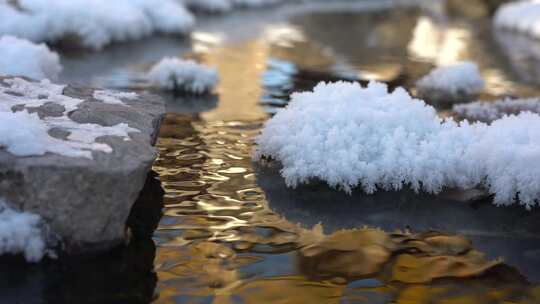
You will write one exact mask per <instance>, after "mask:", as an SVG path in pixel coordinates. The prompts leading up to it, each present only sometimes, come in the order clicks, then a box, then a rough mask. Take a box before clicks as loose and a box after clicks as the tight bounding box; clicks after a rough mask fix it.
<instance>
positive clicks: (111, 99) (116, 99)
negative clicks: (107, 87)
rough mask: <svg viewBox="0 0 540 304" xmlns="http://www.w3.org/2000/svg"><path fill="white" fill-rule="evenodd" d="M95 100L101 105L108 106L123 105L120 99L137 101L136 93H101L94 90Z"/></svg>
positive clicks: (101, 91)
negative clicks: (101, 103)
mask: <svg viewBox="0 0 540 304" xmlns="http://www.w3.org/2000/svg"><path fill="white" fill-rule="evenodd" d="M93 97H94V98H95V99H96V100H99V101H101V102H103V103H108V104H121V105H125V103H124V102H123V101H122V99H127V100H135V99H137V97H138V95H137V93H133V92H116V91H103V90H96V91H94V96H93Z"/></svg>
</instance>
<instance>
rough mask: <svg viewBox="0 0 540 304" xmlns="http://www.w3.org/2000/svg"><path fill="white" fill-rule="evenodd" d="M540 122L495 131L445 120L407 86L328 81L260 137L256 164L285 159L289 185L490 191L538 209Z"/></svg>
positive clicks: (506, 121)
mask: <svg viewBox="0 0 540 304" xmlns="http://www.w3.org/2000/svg"><path fill="white" fill-rule="evenodd" d="M538 130H540V116H538V115H536V114H531V113H523V114H520V115H519V116H511V117H505V118H502V119H500V120H497V121H495V122H494V123H493V124H492V125H486V124H483V123H477V124H469V123H467V122H460V123H456V122H454V121H453V120H442V119H441V118H439V117H438V116H437V113H436V111H435V109H434V108H432V107H431V106H428V105H426V104H425V103H424V102H423V101H421V100H418V99H413V98H411V97H410V95H409V94H408V93H407V92H406V91H405V90H403V89H401V88H398V89H396V90H395V91H394V92H392V93H388V91H387V87H386V86H385V85H383V84H380V83H376V82H372V83H370V84H369V85H368V86H367V87H366V88H364V87H361V86H360V85H359V84H358V83H346V82H337V83H333V84H325V83H321V84H319V85H318V86H317V87H315V89H314V90H313V91H312V92H304V93H295V94H293V95H292V96H291V102H290V104H289V105H288V106H287V107H286V108H285V109H284V110H281V111H280V112H278V113H277V114H276V115H275V116H274V117H273V118H272V119H270V120H269V121H268V122H267V123H266V124H265V127H264V129H263V131H262V134H261V135H260V136H259V137H258V138H257V139H256V143H257V144H258V148H257V149H256V153H255V158H256V159H261V158H265V157H269V158H272V159H275V160H277V161H280V162H281V164H282V166H283V169H282V170H281V174H282V176H283V177H284V178H285V181H286V183H287V185H288V186H290V187H296V186H297V185H298V184H302V183H308V182H309V181H310V180H312V179H319V180H323V181H326V182H327V183H328V184H329V185H330V186H332V187H338V188H341V189H343V190H345V191H347V192H350V191H351V190H352V189H353V188H355V187H361V188H362V190H364V191H365V192H367V193H373V192H374V191H376V190H377V189H387V190H397V189H401V188H402V187H404V186H410V187H411V188H413V189H414V190H416V191H419V190H423V191H426V192H430V193H438V192H440V191H441V190H442V189H443V188H444V187H450V188H461V189H472V188H475V187H477V186H483V187H485V188H486V189H487V190H488V191H489V192H490V193H492V194H494V195H495V199H494V203H495V204H498V205H506V204H512V203H514V202H515V201H516V197H517V196H519V202H520V204H522V205H524V206H525V207H527V208H530V207H532V206H534V205H535V204H537V200H538V199H539V198H540V184H539V183H538V182H537V179H538V176H540V166H537V165H534V164H536V163H538V159H540V132H538Z"/></svg>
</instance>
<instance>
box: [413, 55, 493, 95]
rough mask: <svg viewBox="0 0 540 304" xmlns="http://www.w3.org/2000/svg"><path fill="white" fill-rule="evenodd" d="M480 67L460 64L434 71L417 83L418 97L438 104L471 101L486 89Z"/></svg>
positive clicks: (469, 63)
mask: <svg viewBox="0 0 540 304" xmlns="http://www.w3.org/2000/svg"><path fill="white" fill-rule="evenodd" d="M484 85H485V83H484V80H483V79H482V76H481V75H480V71H479V69H478V66H477V65H476V64H475V63H472V62H460V63H456V64H452V65H447V66H442V67H438V68H435V69H433V70H432V71H431V72H430V73H429V74H428V75H426V76H424V77H422V78H421V79H420V80H418V81H417V82H416V89H417V93H418V96H419V97H420V98H423V99H425V100H427V101H433V102H436V103H456V102H463V101H467V100H470V99H471V98H473V97H475V96H476V95H478V94H479V93H481V92H482V90H483V89H484Z"/></svg>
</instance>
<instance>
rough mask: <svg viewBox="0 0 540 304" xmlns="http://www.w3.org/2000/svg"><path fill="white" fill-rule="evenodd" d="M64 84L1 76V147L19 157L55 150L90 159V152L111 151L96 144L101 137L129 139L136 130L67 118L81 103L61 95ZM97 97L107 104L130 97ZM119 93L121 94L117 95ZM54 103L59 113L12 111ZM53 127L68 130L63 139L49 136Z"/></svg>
mask: <svg viewBox="0 0 540 304" xmlns="http://www.w3.org/2000/svg"><path fill="white" fill-rule="evenodd" d="M64 87H65V86H63V85H56V84H53V83H51V82H50V81H49V80H42V81H41V82H29V81H26V80H24V79H21V78H13V79H4V80H3V81H1V82H0V147H1V148H4V149H5V150H7V151H8V152H10V153H12V154H15V155H18V156H30V155H43V154H45V153H55V154H59V155H64V156H69V157H85V158H92V151H101V152H106V153H110V152H112V148H111V147H110V146H109V145H107V144H105V143H98V142H96V139H97V138H98V137H101V136H107V135H110V136H120V137H123V138H124V139H126V140H129V133H130V132H139V131H138V130H137V129H134V128H131V127H129V126H128V125H127V124H118V125H115V126H110V127H104V126H100V125H97V124H79V123H76V122H74V121H73V120H71V119H70V118H69V117H68V113H69V112H70V111H73V110H75V109H77V105H78V104H80V103H81V102H83V100H82V99H77V98H73V97H69V96H65V95H62V92H63V90H64ZM96 94H97V96H95V97H96V99H97V100H100V101H102V102H106V103H117V104H118V103H121V102H122V101H121V98H126V97H127V98H132V97H133V96H132V95H131V94H130V95H128V96H126V95H125V94H120V93H117V94H114V93H109V94H103V93H99V91H98V92H97V93H96ZM118 94H120V95H118ZM49 103H53V104H56V105H58V106H61V107H63V108H64V112H63V115H62V116H59V117H52V116H47V117H44V118H40V117H39V116H38V114H37V113H29V112H28V111H27V110H23V111H19V112H15V113H14V112H13V109H14V108H17V107H25V108H36V107H40V106H43V105H45V104H49ZM53 128H61V129H63V130H66V131H69V132H70V134H69V135H68V136H67V138H66V140H62V139H57V138H54V137H52V136H50V135H49V131H50V130H51V129H53Z"/></svg>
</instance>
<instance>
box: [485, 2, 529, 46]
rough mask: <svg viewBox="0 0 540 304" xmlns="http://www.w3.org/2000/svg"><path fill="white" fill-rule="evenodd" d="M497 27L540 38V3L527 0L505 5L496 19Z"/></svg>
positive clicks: (500, 8)
mask: <svg viewBox="0 0 540 304" xmlns="http://www.w3.org/2000/svg"><path fill="white" fill-rule="evenodd" d="M493 20H494V23H495V26H497V27H500V28H507V29H510V30H515V31H518V32H521V33H525V34H528V35H531V36H533V37H536V38H540V1H538V0H525V1H516V2H510V3H506V4H503V5H501V6H500V7H499V9H497V12H496V13H495V17H494V19H493Z"/></svg>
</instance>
